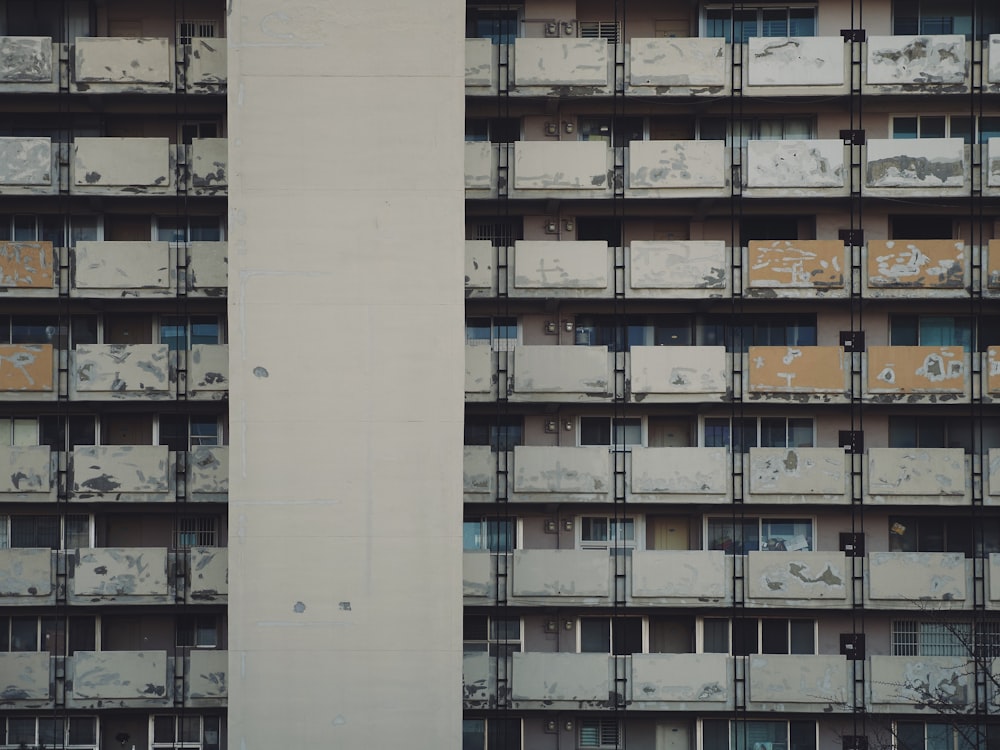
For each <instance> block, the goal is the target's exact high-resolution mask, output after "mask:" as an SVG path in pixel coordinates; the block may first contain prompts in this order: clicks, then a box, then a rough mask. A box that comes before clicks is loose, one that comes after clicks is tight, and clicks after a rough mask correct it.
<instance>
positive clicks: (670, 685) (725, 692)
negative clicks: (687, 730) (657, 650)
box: [631, 654, 730, 708]
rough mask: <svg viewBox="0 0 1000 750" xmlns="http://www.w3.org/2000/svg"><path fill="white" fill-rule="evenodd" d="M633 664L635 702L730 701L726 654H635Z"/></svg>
mask: <svg viewBox="0 0 1000 750" xmlns="http://www.w3.org/2000/svg"><path fill="white" fill-rule="evenodd" d="M631 661H632V700H634V701H664V702H667V703H671V702H678V701H691V702H696V703H700V702H705V703H725V702H726V701H727V700H728V699H729V684H730V678H729V674H728V673H729V657H728V656H726V655H725V654H634V655H633V656H632V659H631ZM716 708H717V707H716Z"/></svg>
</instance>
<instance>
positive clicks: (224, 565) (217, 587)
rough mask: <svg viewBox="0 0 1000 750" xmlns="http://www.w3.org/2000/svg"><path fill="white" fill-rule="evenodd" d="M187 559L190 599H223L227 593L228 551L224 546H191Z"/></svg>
mask: <svg viewBox="0 0 1000 750" xmlns="http://www.w3.org/2000/svg"><path fill="white" fill-rule="evenodd" d="M188 559H189V562H190V570H188V578H189V581H190V583H189V585H190V596H189V599H190V601H193V602H215V601H225V599H226V596H227V595H228V593H229V551H228V550H227V549H226V548H225V547H192V548H191V551H190V555H189V557H188Z"/></svg>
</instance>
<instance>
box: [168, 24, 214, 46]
mask: <svg viewBox="0 0 1000 750" xmlns="http://www.w3.org/2000/svg"><path fill="white" fill-rule="evenodd" d="M216 36H218V30H217V28H216V23H215V21H206V20H204V19H201V20H195V19H190V20H188V19H185V20H178V21H177V43H178V44H191V39H192V37H193V38H195V39H197V38H207V39H214V38H215V37H216Z"/></svg>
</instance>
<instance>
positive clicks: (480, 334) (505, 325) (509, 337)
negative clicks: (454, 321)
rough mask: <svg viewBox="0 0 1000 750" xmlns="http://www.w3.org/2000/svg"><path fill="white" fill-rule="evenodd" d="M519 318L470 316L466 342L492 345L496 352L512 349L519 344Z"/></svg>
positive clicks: (472, 344) (466, 325) (477, 344)
mask: <svg viewBox="0 0 1000 750" xmlns="http://www.w3.org/2000/svg"><path fill="white" fill-rule="evenodd" d="M517 338H518V336H517V318H515V317H506V316H505V317H496V318H468V319H466V321H465V343H466V344H468V345H470V346H491V347H493V351H495V352H509V351H512V350H513V348H514V346H515V345H516V344H517Z"/></svg>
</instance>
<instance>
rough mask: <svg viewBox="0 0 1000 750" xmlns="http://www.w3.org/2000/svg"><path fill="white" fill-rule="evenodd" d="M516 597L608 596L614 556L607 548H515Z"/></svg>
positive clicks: (578, 598) (558, 599) (565, 598)
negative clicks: (612, 557)
mask: <svg viewBox="0 0 1000 750" xmlns="http://www.w3.org/2000/svg"><path fill="white" fill-rule="evenodd" d="M512 562H513V575H512V580H511V593H512V594H513V596H514V597H528V598H531V599H541V598H548V597H551V598H552V601H553V603H555V602H560V603H561V602H573V601H576V602H581V603H582V602H585V601H590V600H605V599H607V598H608V597H609V596H610V595H611V572H612V571H611V558H610V556H609V555H608V551H607V550H606V549H547V550H542V549H530V550H524V549H519V550H514V553H513V560H512Z"/></svg>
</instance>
